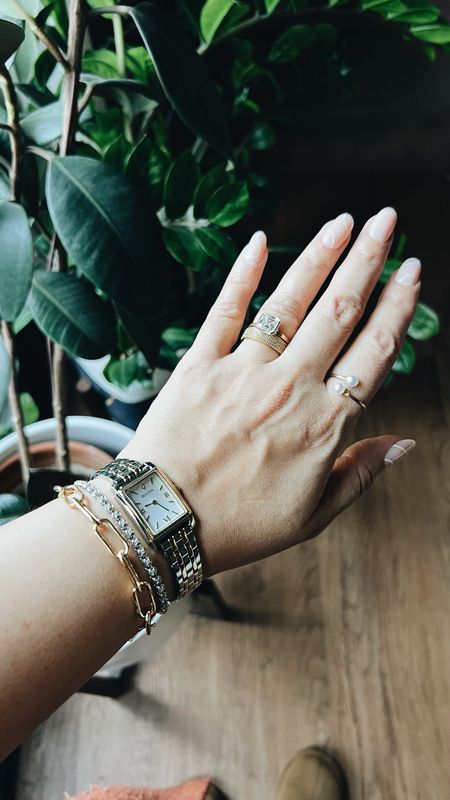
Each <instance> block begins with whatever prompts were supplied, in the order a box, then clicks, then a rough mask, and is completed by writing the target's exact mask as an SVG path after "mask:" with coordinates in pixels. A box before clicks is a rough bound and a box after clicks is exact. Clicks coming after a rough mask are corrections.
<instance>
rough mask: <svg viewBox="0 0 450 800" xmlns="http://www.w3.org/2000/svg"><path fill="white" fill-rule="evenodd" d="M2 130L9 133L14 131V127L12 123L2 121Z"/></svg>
mask: <svg viewBox="0 0 450 800" xmlns="http://www.w3.org/2000/svg"><path fill="white" fill-rule="evenodd" d="M0 130H2V131H8V133H12V131H13V129H12V128H11V125H7V124H6V122H0Z"/></svg>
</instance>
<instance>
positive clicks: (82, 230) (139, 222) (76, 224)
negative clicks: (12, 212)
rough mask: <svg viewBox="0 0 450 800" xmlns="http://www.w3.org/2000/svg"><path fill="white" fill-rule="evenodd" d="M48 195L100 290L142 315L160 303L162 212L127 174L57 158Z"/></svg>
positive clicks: (69, 243)
mask: <svg viewBox="0 0 450 800" xmlns="http://www.w3.org/2000/svg"><path fill="white" fill-rule="evenodd" d="M46 197H47V204H48V209H49V213H50V216H51V218H52V222H53V224H54V226H55V229H56V231H57V234H58V236H59V238H60V239H61V241H62V243H63V245H64V247H65V248H66V250H67V251H68V253H69V255H70V257H71V258H72V260H73V261H74V263H75V264H76V265H77V267H78V268H79V269H80V270H81V271H82V272H83V273H84V274H85V275H86V277H87V278H89V280H90V281H92V283H93V284H94V285H95V286H97V288H98V289H101V290H102V291H103V292H105V293H106V295H108V296H109V297H111V298H113V299H114V300H116V301H117V302H119V303H121V305H122V306H124V307H126V308H128V309H129V310H130V311H133V312H134V313H136V314H146V313H147V312H148V305H149V303H152V304H153V305H154V306H156V307H157V306H158V303H159V302H161V289H162V281H161V279H160V277H159V275H158V264H157V263H155V260H156V258H155V257H156V255H157V252H156V250H155V247H156V242H155V239H154V236H155V228H156V217H154V216H153V214H152V213H151V211H150V210H149V209H148V207H147V206H146V203H145V202H144V201H143V198H142V195H141V193H140V192H139V190H138V189H137V188H136V187H134V186H133V184H130V183H129V182H128V180H127V179H126V178H125V176H124V175H122V174H121V173H119V172H116V171H115V170H113V169H112V168H111V167H110V166H108V165H107V164H104V163H102V162H101V161H96V160H95V159H91V158H83V157H82V156H66V157H64V158H54V159H53V160H52V162H51V164H50V166H49V168H48V170H47V182H46ZM152 259H153V263H152Z"/></svg>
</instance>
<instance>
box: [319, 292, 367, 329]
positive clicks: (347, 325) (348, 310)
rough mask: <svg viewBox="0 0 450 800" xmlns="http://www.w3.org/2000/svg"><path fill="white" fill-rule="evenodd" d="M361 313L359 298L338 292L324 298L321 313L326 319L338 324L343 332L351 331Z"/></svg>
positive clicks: (361, 305)
mask: <svg viewBox="0 0 450 800" xmlns="http://www.w3.org/2000/svg"><path fill="white" fill-rule="evenodd" d="M362 312H363V304H362V300H361V298H360V297H358V296H357V295H354V294H349V293H346V292H338V293H336V294H332V295H330V296H328V297H325V299H324V304H323V313H324V315H325V317H326V318H327V319H330V320H332V322H334V323H336V324H338V325H339V326H340V327H342V328H343V329H344V330H347V329H349V330H352V329H353V328H354V326H355V325H356V323H357V322H358V320H359V319H360V317H361V315H362Z"/></svg>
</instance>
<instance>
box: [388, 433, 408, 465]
mask: <svg viewBox="0 0 450 800" xmlns="http://www.w3.org/2000/svg"><path fill="white" fill-rule="evenodd" d="M415 446H416V443H415V441H414V439H401V440H400V441H399V442H396V443H395V444H393V445H392V447H390V448H389V450H388V451H387V453H386V455H385V457H384V465H385V467H392V464H395V462H396V461H400V459H401V458H403V457H404V456H406V455H408V453H409V452H410V451H411V450H414V448H415Z"/></svg>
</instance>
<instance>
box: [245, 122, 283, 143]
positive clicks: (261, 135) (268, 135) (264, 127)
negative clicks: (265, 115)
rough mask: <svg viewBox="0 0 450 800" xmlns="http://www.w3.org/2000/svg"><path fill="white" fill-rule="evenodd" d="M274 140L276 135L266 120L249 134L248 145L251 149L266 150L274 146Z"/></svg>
mask: <svg viewBox="0 0 450 800" xmlns="http://www.w3.org/2000/svg"><path fill="white" fill-rule="evenodd" d="M275 142H276V136H275V132H274V130H273V128H271V127H270V125H268V124H267V122H261V124H260V125H257V126H256V128H255V129H254V131H253V133H252V135H251V136H250V138H249V140H248V146H249V147H250V148H251V150H268V149H269V148H270V147H273V146H274V144H275Z"/></svg>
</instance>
